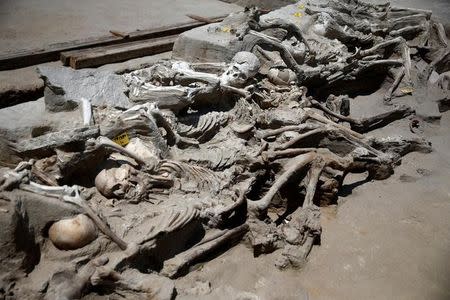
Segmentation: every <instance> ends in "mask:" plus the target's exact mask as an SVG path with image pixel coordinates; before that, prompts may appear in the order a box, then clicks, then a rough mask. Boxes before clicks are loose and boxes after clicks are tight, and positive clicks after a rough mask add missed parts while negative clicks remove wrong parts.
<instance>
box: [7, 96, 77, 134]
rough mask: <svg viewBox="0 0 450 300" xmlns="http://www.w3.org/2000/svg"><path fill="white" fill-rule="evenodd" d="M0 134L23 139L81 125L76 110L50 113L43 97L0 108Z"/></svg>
mask: <svg viewBox="0 0 450 300" xmlns="http://www.w3.org/2000/svg"><path fill="white" fill-rule="evenodd" d="M0 120H2V122H0V134H2V135H4V136H7V137H8V138H10V139H12V140H15V139H23V138H32V137H37V136H40V135H42V134H45V133H48V132H52V131H59V130H63V129H69V128H76V127H81V126H82V118H81V113H80V112H79V111H78V110H77V111H70V112H58V113H52V112H49V111H47V110H46V109H45V102H44V98H40V99H38V100H36V101H31V102H26V103H21V104H18V105H15V106H11V107H7V108H3V109H0Z"/></svg>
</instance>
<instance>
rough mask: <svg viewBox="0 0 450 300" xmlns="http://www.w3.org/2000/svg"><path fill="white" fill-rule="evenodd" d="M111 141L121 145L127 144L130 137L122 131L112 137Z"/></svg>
mask: <svg viewBox="0 0 450 300" xmlns="http://www.w3.org/2000/svg"><path fill="white" fill-rule="evenodd" d="M113 141H114V142H115V143H116V144H119V145H120V146H122V147H123V146H126V145H128V143H129V142H130V138H129V137H128V133H126V132H124V133H122V134H119V135H118V136H116V137H115V138H113Z"/></svg>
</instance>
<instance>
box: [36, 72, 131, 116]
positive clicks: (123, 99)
mask: <svg viewBox="0 0 450 300" xmlns="http://www.w3.org/2000/svg"><path fill="white" fill-rule="evenodd" d="M38 72H39V74H40V75H41V78H42V79H43V80H44V83H45V90H44V97H45V105H46V109H47V110H49V111H53V112H59V111H70V110H74V109H75V108H77V107H78V105H79V103H80V101H81V98H86V99H88V100H90V101H91V103H92V105H93V106H111V107H118V108H128V107H130V106H131V105H130V101H129V100H128V97H127V96H126V95H125V92H126V91H127V87H126V85H125V83H124V82H123V80H122V78H121V76H120V75H117V74H114V73H113V72H109V71H98V70H95V69H83V70H73V69H71V68H67V67H49V66H40V67H38Z"/></svg>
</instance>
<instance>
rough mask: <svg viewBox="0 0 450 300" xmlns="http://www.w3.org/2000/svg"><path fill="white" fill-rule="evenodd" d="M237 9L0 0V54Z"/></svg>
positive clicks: (201, 3) (212, 2) (182, 0)
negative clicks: (191, 15)
mask: <svg viewBox="0 0 450 300" xmlns="http://www.w3.org/2000/svg"><path fill="white" fill-rule="evenodd" d="M236 10H239V7H238V6H236V5H233V4H227V3H224V2H221V1H218V0H171V1H161V0H150V1H148V0H136V1H131V2H129V1H120V0H96V1H90V0H81V1H71V0H39V1H31V0H2V1H0V40H1V43H0V55H1V54H4V53H6V52H11V51H13V52H14V51H17V50H20V49H33V48H40V47H44V46H46V45H48V44H52V43H60V42H67V41H72V40H77V39H83V38H88V37H97V36H105V35H109V34H110V33H109V30H117V31H122V32H129V31H135V30H143V29H150V28H154V27H160V26H167V25H171V24H175V23H180V22H188V21H190V20H192V19H190V18H188V17H186V14H195V15H199V16H205V17H214V16H220V15H226V14H229V13H230V12H233V11H236Z"/></svg>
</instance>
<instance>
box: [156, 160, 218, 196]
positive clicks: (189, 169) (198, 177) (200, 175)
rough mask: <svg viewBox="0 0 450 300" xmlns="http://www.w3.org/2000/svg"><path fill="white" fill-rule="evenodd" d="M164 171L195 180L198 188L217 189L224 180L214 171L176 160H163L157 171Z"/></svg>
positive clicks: (181, 177)
mask: <svg viewBox="0 0 450 300" xmlns="http://www.w3.org/2000/svg"><path fill="white" fill-rule="evenodd" d="M164 172H167V173H170V174H176V176H177V177H178V178H180V179H184V180H187V181H191V182H195V183H196V185H197V187H198V188H200V189H209V190H216V191H218V190H220V188H221V185H222V183H223V182H224V178H223V177H222V176H220V175H219V174H217V173H215V172H214V171H211V170H209V169H207V168H204V167H199V166H193V165H189V164H187V163H183V162H178V161H168V160H165V161H163V162H162V163H161V165H160V166H159V168H158V173H160V174H161V173H164Z"/></svg>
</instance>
